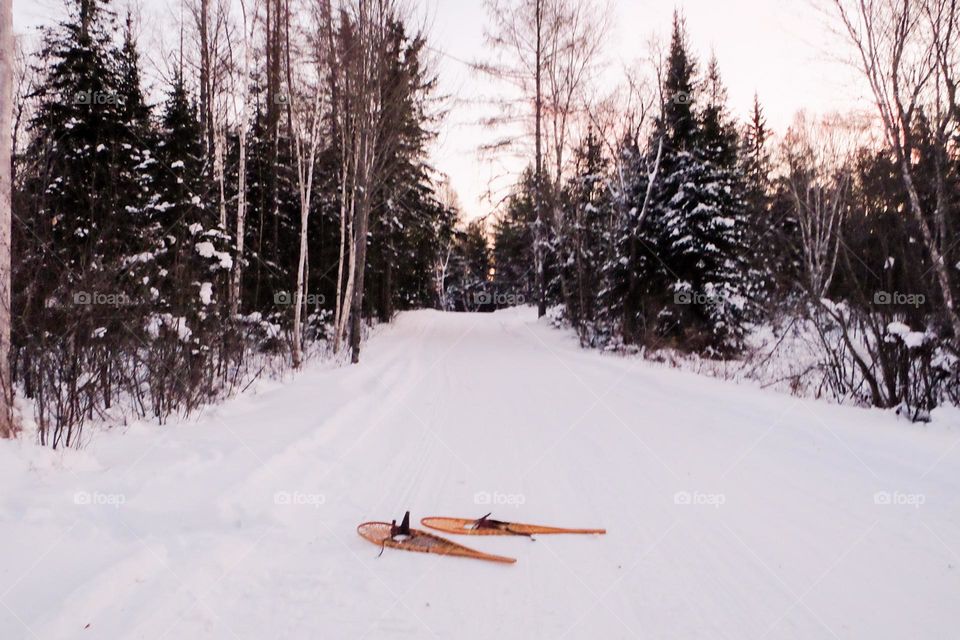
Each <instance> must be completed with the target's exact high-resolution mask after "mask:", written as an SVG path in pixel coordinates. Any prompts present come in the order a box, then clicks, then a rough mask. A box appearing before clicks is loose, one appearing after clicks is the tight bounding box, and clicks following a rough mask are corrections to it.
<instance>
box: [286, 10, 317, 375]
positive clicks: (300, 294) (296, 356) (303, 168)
mask: <svg viewBox="0 0 960 640" xmlns="http://www.w3.org/2000/svg"><path fill="white" fill-rule="evenodd" d="M315 15H316V16H317V17H322V16H323V13H322V12H318V13H316V14H315ZM317 27H318V28H317V29H316V33H317V34H320V33H322V32H323V29H322V27H321V25H319V24H318V25H317ZM314 40H315V42H319V43H321V44H320V45H319V46H315V47H314V48H313V49H312V50H311V52H310V53H311V55H312V57H313V61H314V65H315V67H314V69H310V67H309V65H302V66H303V67H305V68H303V69H301V72H300V73H299V74H298V75H296V76H294V74H293V71H292V68H293V66H294V65H292V64H289V59H290V51H289V48H290V42H289V40H288V41H287V59H288V65H287V95H288V100H287V113H288V119H289V121H290V122H291V123H292V131H291V134H292V138H293V139H292V144H293V151H294V157H295V159H296V166H297V190H298V194H299V197H300V250H299V258H298V261H297V285H296V286H297V288H296V293H295V294H294V311H293V366H294V367H295V368H299V367H300V365H301V364H302V362H303V327H302V324H303V323H302V318H303V307H304V296H305V294H306V275H307V274H306V267H307V232H308V228H309V221H310V203H311V199H312V195H313V177H314V170H315V168H316V157H317V153H318V151H319V149H320V144H321V141H322V136H321V134H322V130H321V126H320V125H321V122H322V120H323V115H324V114H323V109H322V106H323V105H322V95H323V91H322V84H321V83H320V81H319V78H320V77H321V75H322V73H323V58H322V56H323V54H324V51H323V46H322V42H323V38H322V36H321V37H317V36H315V37H314ZM296 66H298V67H300V66H301V65H296ZM313 71H315V72H316V73H312V72H313ZM311 75H312V76H313V77H310V76H311ZM294 78H296V81H295V80H294ZM297 84H299V85H300V86H296V85H297Z"/></svg>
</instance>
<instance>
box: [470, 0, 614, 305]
mask: <svg viewBox="0 0 960 640" xmlns="http://www.w3.org/2000/svg"><path fill="white" fill-rule="evenodd" d="M487 9H488V13H489V15H490V19H491V23H492V24H491V27H490V29H489V31H488V33H487V38H488V40H489V42H490V44H491V45H493V47H494V48H495V49H496V50H497V52H498V53H499V54H500V58H499V59H497V60H496V61H494V62H487V63H483V64H478V65H477V68H478V69H479V70H480V71H482V72H484V73H486V74H487V75H490V76H492V77H494V78H497V79H500V80H503V81H506V82H508V83H510V84H511V85H513V86H514V87H515V88H516V89H517V90H519V92H520V99H521V101H522V102H523V103H524V104H525V105H529V106H530V113H529V117H528V119H527V121H528V122H529V120H532V122H533V137H534V140H533V151H534V157H533V164H534V208H535V214H536V219H535V222H534V229H533V245H534V247H533V249H534V256H533V257H534V266H535V269H536V275H537V290H538V291H537V296H538V312H539V314H540V315H541V316H542V315H544V314H545V313H546V272H545V270H546V265H545V262H546V250H547V247H548V244H549V239H548V230H549V229H550V227H554V230H557V229H560V228H562V227H563V224H564V219H563V211H562V209H561V207H560V204H559V198H558V197H556V196H557V194H559V192H560V189H561V184H562V181H563V178H564V175H565V174H564V171H565V169H566V165H567V156H568V151H569V148H570V138H571V128H572V126H573V125H574V123H575V119H576V116H577V115H578V107H579V106H580V105H585V104H587V103H588V100H587V99H586V96H585V91H584V90H585V88H586V85H587V83H588V81H589V79H590V78H591V76H592V72H593V71H595V70H596V66H597V63H598V61H599V57H600V52H601V47H602V44H603V40H604V35H605V34H606V31H607V24H606V19H607V16H608V15H609V13H610V12H609V7H606V6H601V5H600V4H599V3H598V2H596V1H594V0H589V1H580V2H578V1H576V0H488V2H487ZM504 58H505V59H504ZM495 146H497V147H502V146H503V144H502V143H501V144H497V145H495ZM545 146H546V148H547V149H548V151H549V155H545V154H544V147H545ZM545 183H549V186H550V190H549V193H550V194H552V195H553V196H554V197H552V198H551V201H550V203H549V205H548V203H547V202H546V200H547V198H546V195H547V192H546V190H545V188H544V187H545V186H546V185H545ZM548 214H549V216H548Z"/></svg>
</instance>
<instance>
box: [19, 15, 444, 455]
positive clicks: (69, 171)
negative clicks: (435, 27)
mask: <svg viewBox="0 0 960 640" xmlns="http://www.w3.org/2000/svg"><path fill="white" fill-rule="evenodd" d="M230 6H232V7H233V9H234V12H233V13H232V14H231V13H229V11H228V8H229V7H228V6H227V5H224V4H223V3H211V2H209V0H197V2H196V3H193V4H186V5H184V8H185V9H186V12H184V13H183V15H184V16H186V17H185V18H184V23H183V24H180V25H179V28H180V34H179V38H178V41H179V44H178V49H177V50H175V51H167V52H163V54H164V55H165V56H166V57H165V58H164V63H163V64H162V65H161V66H162V68H161V70H160V71H161V74H160V75H161V76H162V77H163V78H165V79H163V80H161V81H160V86H154V87H152V90H153V91H152V94H153V95H156V96H158V98H157V100H156V101H155V102H156V103H155V104H154V103H151V101H150V99H149V98H148V94H149V93H150V92H148V91H147V90H146V89H145V86H144V81H143V76H144V69H143V63H142V59H141V56H140V53H139V51H140V45H139V43H138V42H137V37H136V34H135V27H136V25H135V24H134V22H133V21H132V20H131V19H130V18H129V17H127V18H126V19H125V20H122V19H120V17H119V16H117V15H116V13H115V12H113V10H112V9H111V7H110V5H109V4H108V2H105V1H103V0H71V1H70V3H69V6H68V10H69V12H68V17H67V18H66V19H65V20H64V21H63V22H61V23H59V24H58V25H57V26H54V27H52V28H48V29H46V30H45V31H44V32H43V40H42V46H41V47H40V49H39V51H37V52H36V54H35V55H34V56H32V57H31V58H30V59H29V60H28V61H27V64H28V66H27V67H26V71H25V72H24V73H22V74H21V78H20V79H21V87H20V93H21V98H22V104H21V109H20V110H19V114H20V117H19V119H18V123H17V124H18V128H19V129H20V144H19V145H18V149H17V153H16V156H15V162H14V166H15V180H14V185H15V193H14V214H15V216H14V227H13V236H14V241H13V283H14V284H13V305H12V308H13V310H14V313H13V316H14V317H13V349H12V366H13V379H14V381H15V384H16V386H17V389H18V392H19V393H22V394H23V396H25V397H26V398H27V399H28V400H29V401H30V402H31V404H32V406H33V408H34V411H35V414H36V415H35V418H36V423H37V427H38V433H39V439H40V441H41V442H42V443H44V444H48V445H51V446H53V447H57V446H71V445H77V444H79V443H80V442H81V432H82V428H83V425H84V424H85V423H87V422H89V421H90V420H94V419H100V418H103V417H106V416H111V417H115V416H116V415H123V416H131V417H134V418H136V417H142V416H149V417H154V418H156V419H159V420H160V421H163V420H165V419H166V418H167V417H168V416H170V415H171V414H185V413H187V412H190V411H192V410H194V409H196V408H197V407H199V406H201V405H202V404H204V403H207V402H210V401H213V400H215V399H218V398H220V397H222V396H223V395H225V394H229V393H230V392H232V391H234V390H236V389H239V388H243V387H245V386H246V385H248V384H249V383H250V381H251V380H253V379H254V378H256V377H257V376H258V375H260V374H261V373H263V372H265V371H274V370H275V369H278V368H282V367H283V366H287V364H289V363H292V364H293V366H299V365H300V363H301V362H302V361H303V359H304V357H305V353H306V352H307V351H308V350H309V349H310V348H311V345H315V344H322V345H324V346H328V347H330V348H332V349H334V350H335V351H340V350H341V349H342V348H343V347H347V348H349V350H350V354H351V357H352V359H353V361H354V362H356V361H357V359H358V358H359V354H360V341H361V338H362V334H363V330H364V324H365V322H366V321H367V320H369V319H378V320H381V321H387V320H389V319H390V318H391V317H392V316H393V314H394V313H395V312H396V311H397V310H400V309H407V308H412V307H421V306H439V305H441V303H442V298H443V297H444V288H443V279H444V277H445V275H446V274H445V271H446V269H445V266H446V265H447V264H448V263H449V261H450V255H451V254H452V253H454V252H455V249H456V247H457V246H459V243H457V242H456V238H457V236H458V233H459V232H458V231H456V229H455V227H456V224H457V212H456V210H455V209H454V208H453V207H452V206H450V204H449V203H448V202H445V201H442V199H441V197H440V195H439V193H440V189H439V186H440V185H439V180H438V178H437V177H436V175H435V173H434V172H433V170H432V169H431V168H430V167H429V166H428V164H427V161H426V146H427V144H428V143H429V141H430V139H431V136H432V135H433V131H434V128H435V125H436V122H435V117H434V116H433V115H432V113H433V110H432V108H431V102H430V101H431V100H432V92H433V89H434V78H433V76H432V75H431V72H430V71H429V69H428V67H427V62H426V57H425V55H424V47H425V46H426V42H425V40H424V37H423V35H422V34H420V33H418V32H416V31H412V30H411V29H410V27H409V25H408V23H407V21H406V19H405V18H404V15H403V14H402V13H401V11H400V10H399V8H398V7H397V6H396V5H395V3H394V2H392V1H391V0H377V1H372V0H344V1H343V2H331V0H305V1H304V2H298V3H291V2H288V1H286V0H284V1H281V0H266V1H265V2H262V3H250V4H247V3H245V2H240V3H239V4H238V5H237V4H234V5H230ZM237 9H239V12H238V11H237ZM447 200H449V199H447ZM441 267H444V268H441Z"/></svg>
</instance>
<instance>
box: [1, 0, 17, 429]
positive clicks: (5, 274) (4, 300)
mask: <svg viewBox="0 0 960 640" xmlns="http://www.w3.org/2000/svg"><path fill="white" fill-rule="evenodd" d="M13 56H14V49H13V2H12V0H0V437H3V438H9V437H12V436H13V435H14V434H15V433H16V431H17V429H16V425H15V424H14V421H13V409H12V404H13V384H12V381H11V379H10V224H11V219H12V215H11V205H12V199H11V196H12V186H13V185H12V170H13V164H12V151H13V132H12V130H11V120H12V117H13Z"/></svg>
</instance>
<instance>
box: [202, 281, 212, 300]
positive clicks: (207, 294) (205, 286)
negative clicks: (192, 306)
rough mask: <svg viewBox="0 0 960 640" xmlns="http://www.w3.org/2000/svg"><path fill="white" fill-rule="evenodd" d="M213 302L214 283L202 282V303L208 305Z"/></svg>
mask: <svg viewBox="0 0 960 640" xmlns="http://www.w3.org/2000/svg"><path fill="white" fill-rule="evenodd" d="M212 301H213V283H212V282H202V283H200V302H202V303H203V304H204V305H208V304H210V303H211V302H212Z"/></svg>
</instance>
